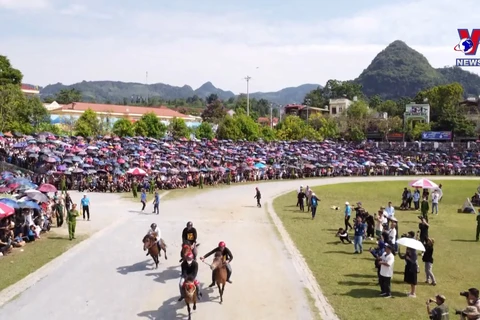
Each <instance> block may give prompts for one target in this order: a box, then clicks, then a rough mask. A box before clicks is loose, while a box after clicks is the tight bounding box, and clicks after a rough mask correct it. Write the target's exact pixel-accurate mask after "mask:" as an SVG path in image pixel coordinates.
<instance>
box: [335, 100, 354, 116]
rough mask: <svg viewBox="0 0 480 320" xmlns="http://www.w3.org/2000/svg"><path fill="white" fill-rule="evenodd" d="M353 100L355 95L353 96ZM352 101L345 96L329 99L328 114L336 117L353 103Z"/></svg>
mask: <svg viewBox="0 0 480 320" xmlns="http://www.w3.org/2000/svg"><path fill="white" fill-rule="evenodd" d="M353 100H354V101H355V100H356V97H354V98H353ZM354 101H351V100H349V99H347V98H341V99H330V103H329V105H330V116H332V117H337V116H339V115H341V114H342V113H343V112H344V111H345V110H347V109H348V108H349V107H350V106H351V105H352V104H353V102H354Z"/></svg>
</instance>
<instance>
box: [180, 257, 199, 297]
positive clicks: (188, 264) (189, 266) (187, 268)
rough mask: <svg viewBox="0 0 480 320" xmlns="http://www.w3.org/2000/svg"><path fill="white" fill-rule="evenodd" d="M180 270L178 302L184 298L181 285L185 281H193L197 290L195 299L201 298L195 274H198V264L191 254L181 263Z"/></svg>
mask: <svg viewBox="0 0 480 320" xmlns="http://www.w3.org/2000/svg"><path fill="white" fill-rule="evenodd" d="M181 268H182V275H181V277H180V283H179V287H180V298H178V301H182V300H183V299H184V298H185V290H184V288H183V285H184V283H185V280H187V279H188V280H189V281H193V283H194V284H195V287H196V289H197V297H198V298H199V299H200V297H201V296H202V293H201V292H200V286H199V284H200V282H199V281H198V280H197V273H198V263H197V261H195V260H193V254H192V253H189V254H188V255H187V257H186V259H185V261H183V262H182V265H181Z"/></svg>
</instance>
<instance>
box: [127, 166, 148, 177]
mask: <svg viewBox="0 0 480 320" xmlns="http://www.w3.org/2000/svg"><path fill="white" fill-rule="evenodd" d="M127 173H128V174H131V175H132V176H146V175H147V172H145V170H142V169H140V168H132V169H130V170H128V171H127Z"/></svg>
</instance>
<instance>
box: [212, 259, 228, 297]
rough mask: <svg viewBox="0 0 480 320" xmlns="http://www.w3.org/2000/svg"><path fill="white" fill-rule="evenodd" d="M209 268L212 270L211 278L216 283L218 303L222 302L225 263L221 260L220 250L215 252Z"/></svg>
mask: <svg viewBox="0 0 480 320" xmlns="http://www.w3.org/2000/svg"><path fill="white" fill-rule="evenodd" d="M210 269H211V270H212V271H213V278H214V279H215V283H216V284H217V287H218V291H219V293H220V304H221V303H222V302H223V292H224V291H225V283H226V282H227V265H226V264H225V262H224V261H223V257H222V254H221V253H220V252H216V253H215V258H213V262H212V264H211V265H210Z"/></svg>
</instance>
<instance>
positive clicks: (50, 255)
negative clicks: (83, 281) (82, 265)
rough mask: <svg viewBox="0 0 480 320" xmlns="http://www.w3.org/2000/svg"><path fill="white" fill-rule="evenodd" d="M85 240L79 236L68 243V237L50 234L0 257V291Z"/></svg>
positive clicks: (82, 236)
mask: <svg viewBox="0 0 480 320" xmlns="http://www.w3.org/2000/svg"><path fill="white" fill-rule="evenodd" d="M86 238H87V236H85V235H80V236H78V237H77V239H75V240H73V241H70V240H69V239H68V236H59V235H57V234H55V233H54V232H50V233H48V234H45V235H42V238H41V239H40V240H37V241H35V242H33V243H27V245H26V246H25V247H23V248H15V249H13V252H12V253H11V254H8V255H6V256H3V257H0V275H1V277H0V291H1V290H3V289H5V288H7V287H8V286H10V285H12V284H14V283H16V282H17V281H19V280H21V279H23V278H25V277H26V276H28V275H29V274H30V273H32V272H34V271H36V270H37V269H38V268H40V267H42V266H43V265H45V264H47V263H48V262H50V261H52V260H53V259H55V258H57V257H58V256H59V255H61V254H62V253H64V252H65V251H67V250H68V249H70V248H71V247H73V246H74V245H76V244H78V243H79V242H81V241H83V240H84V239H86ZM21 250H23V251H21Z"/></svg>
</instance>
